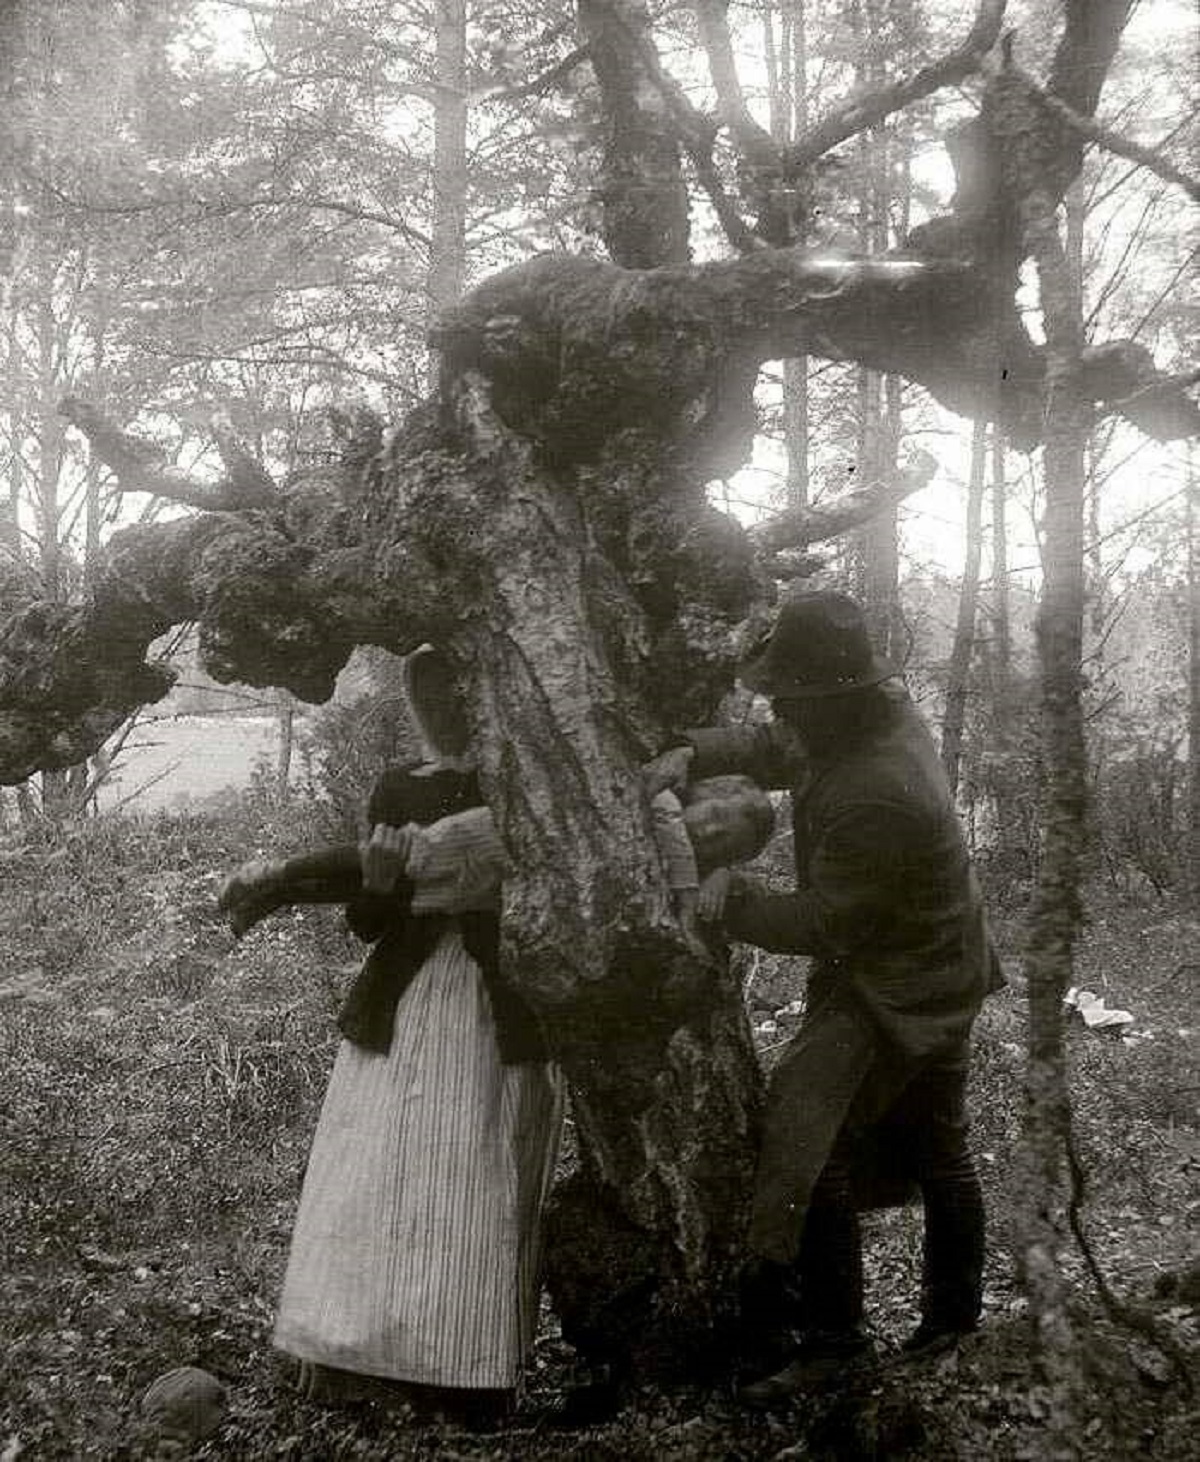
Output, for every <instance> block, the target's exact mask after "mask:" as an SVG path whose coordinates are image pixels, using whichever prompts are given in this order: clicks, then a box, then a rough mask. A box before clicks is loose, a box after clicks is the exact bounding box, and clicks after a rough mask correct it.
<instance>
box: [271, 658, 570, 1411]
mask: <svg viewBox="0 0 1200 1462" xmlns="http://www.w3.org/2000/svg"><path fill="white" fill-rule="evenodd" d="M406 672H407V689H408V694H409V700H410V703H411V705H412V708H413V712H414V716H415V718H416V719H417V720H418V722H419V724H420V725H421V729H422V731H423V733H424V735H425V738H426V741H427V743H428V748H429V750H430V752H431V754H432V757H433V758H434V759H433V760H431V761H430V762H427V763H426V764H424V765H423V766H421V767H415V768H409V769H395V770H390V771H388V772H387V773H385V774H384V776H383V777H382V778H381V779H380V782H379V783H378V784H377V786H376V788H375V790H374V792H373V793H372V797H371V805H370V808H369V818H370V821H371V823H372V824H373V826H374V828H375V832H374V834H373V836H372V844H373V845H374V849H375V851H374V853H371V852H368V854H367V855H366V857H367V858H370V857H375V858H376V860H378V859H379V856H380V853H379V850H380V847H381V845H382V846H383V847H384V848H385V849H386V847H387V846H388V844H389V839H390V834H389V831H388V830H389V829H395V828H399V827H402V826H403V825H404V824H408V823H424V824H428V823H431V822H433V821H436V820H437V819H438V818H441V817H444V816H446V815H448V814H450V813H453V812H457V811H460V810H463V809H464V808H466V807H470V806H474V805H478V804H479V803H480V802H481V800H482V799H481V797H480V794H479V790H478V787H477V785H476V783H475V779H474V776H473V775H472V774H471V773H470V772H469V771H467V770H466V768H465V766H464V753H465V749H466V745H467V733H466V727H465V722H464V719H463V717H462V713H461V709H460V708H459V707H458V705H457V701H456V698H455V693H454V689H453V679H452V673H451V670H450V667H449V665H448V664H447V662H446V661H445V659H444V658H443V657H442V656H441V655H440V654H439V653H438V652H436V651H434V650H432V649H430V648H428V647H426V648H425V649H424V650H422V651H417V652H416V653H415V655H413V656H410V657H409V659H408V661H407V662H406ZM385 862H386V859H385ZM380 866H383V865H381V864H379V863H378V861H377V865H376V868H375V870H374V872H373V871H372V869H371V868H369V867H368V865H367V862H366V861H364V886H365V887H366V888H367V890H368V891H366V892H364V893H363V894H362V895H360V896H359V897H358V898H357V899H356V900H354V902H353V903H352V904H351V905H350V906H348V910H347V912H348V917H349V919H350V922H351V926H352V927H353V928H355V930H356V932H358V933H359V934H361V935H362V936H363V937H364V938H367V939H371V940H374V941H376V942H375V943H374V947H373V949H372V951H371V953H370V955H369V956H368V959H367V961H366V964H365V965H364V967H363V971H362V973H361V974H360V976H359V978H358V980H357V982H356V984H355V986H354V989H353V990H352V991H351V994H350V997H349V999H348V1000H347V1002H346V1005H345V1006H344V1008H343V1011H342V1015H341V1018H340V1024H341V1028H342V1031H343V1034H344V1035H345V1036H346V1039H344V1040H343V1041H342V1043H341V1046H340V1048H339V1050H338V1055H337V1060H336V1063H335V1065H334V1070H333V1074H332V1077H331V1078H330V1082H329V1087H328V1090H327V1093H326V1096H325V1102H324V1106H323V1107H322V1111H321V1117H320V1120H319V1123H318V1126H317V1132H316V1136H315V1138H314V1140H313V1146H312V1152H311V1155H310V1158H309V1162H308V1168H307V1171H306V1175H305V1180H304V1189H303V1193H302V1195H301V1199H300V1208H299V1212H298V1215H297V1219H296V1225H295V1229H294V1232H293V1236H292V1246H291V1252H290V1255H289V1259H288V1266H287V1274H286V1278H285V1280H284V1288H283V1295H282V1298H281V1300H280V1305H279V1312H278V1317H277V1321H276V1327H275V1344H276V1345H277V1346H278V1347H279V1348H280V1349H282V1350H284V1351H287V1352H288V1353H290V1354H291V1355H294V1356H296V1357H298V1358H299V1359H300V1360H301V1361H303V1362H307V1363H309V1364H308V1367H307V1376H308V1379H309V1384H310V1389H311V1391H312V1392H313V1393H314V1394H318V1395H321V1394H323V1395H326V1396H334V1397H336V1396H353V1395H356V1394H357V1395H371V1394H373V1388H372V1387H371V1386H370V1385H369V1384H363V1385H357V1384H355V1382H356V1379H357V1378H377V1379H380V1380H383V1381H391V1382H404V1383H408V1385H409V1386H418V1387H437V1388H452V1390H451V1395H456V1396H458V1397H460V1398H461V1399H463V1400H464V1401H473V1402H486V1401H488V1400H489V1399H490V1400H492V1401H494V1402H496V1403H497V1404H498V1405H501V1406H502V1405H504V1404H507V1403H508V1401H509V1399H510V1398H511V1396H512V1394H513V1392H514V1390H515V1388H516V1387H517V1386H518V1384H519V1382H520V1378H521V1370H522V1365H523V1362H524V1360H525V1357H526V1355H527V1353H528V1350H529V1346H530V1344H531V1343H532V1340H533V1336H534V1330H535V1326H536V1322H537V1308H538V1306H537V1299H538V1250H539V1219H540V1213H541V1208H542V1204H543V1202H544V1200H545V1197H546V1194H547V1191H548V1188H549V1184H550V1181H551V1179H552V1176H553V1170H554V1162H555V1156H556V1153H557V1147H558V1138H559V1133H560V1130H561V1121H562V1106H563V1084H562V1080H561V1076H560V1075H559V1073H558V1071H557V1069H556V1068H555V1067H553V1066H552V1065H551V1064H550V1063H549V1062H548V1060H547V1058H546V1052H545V1050H544V1047H543V1045H542V1042H541V1037H540V1032H539V1030H538V1027H537V1023H536V1021H535V1019H534V1017H533V1016H532V1014H531V1012H530V1011H529V1010H528V1008H527V1007H526V1006H524V1004H523V1002H522V1001H521V1000H520V999H519V997H517V996H516V995H515V993H514V992H512V991H511V990H510V989H507V988H506V987H505V986H504V985H503V984H502V983H501V982H500V978H499V969H498V921H497V918H496V915H495V914H494V913H493V912H488V911H480V910H479V909H478V908H475V909H466V910H464V911H462V912H456V913H451V914H447V913H433V914H429V913H424V914H417V915H414V914H413V913H412V912H411V909H410V905H411V901H412V893H413V887H412V885H411V884H408V883H407V882H406V881H405V880H404V879H403V878H401V879H400V880H399V881H398V882H397V883H396V885H395V887H394V888H393V889H392V891H391V892H390V893H387V894H384V893H382V892H379V891H377V890H378V888H379V885H380V878H379V872H378V869H379V867H380ZM391 872H392V873H393V874H394V872H395V865H394V864H393V865H391ZM384 877H385V879H386V877H387V875H386V874H385V875H384ZM467 901H468V902H470V900H469V899H468V900H467ZM480 1393H483V1394H482V1395H481V1394H480Z"/></svg>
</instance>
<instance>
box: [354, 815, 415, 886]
mask: <svg viewBox="0 0 1200 1462" xmlns="http://www.w3.org/2000/svg"><path fill="white" fill-rule="evenodd" d="M413 833H414V825H413V824H412V823H409V824H407V825H406V826H404V827H389V826H388V825H387V824H386V823H383V822H380V823H376V825H375V827H374V828H373V829H372V831H371V836H370V837H369V838H368V839H367V841H366V842H365V843H363V844H362V846H361V848H360V849H359V853H360V856H361V858H362V881H363V890H364V892H366V893H391V892H392V890H393V889H394V888H395V887H396V880H397V879H398V878H399V877H400V876H401V875H402V874H403V873H404V871H405V866H406V864H407V863H408V854H409V849H410V847H411V845H412V840H413Z"/></svg>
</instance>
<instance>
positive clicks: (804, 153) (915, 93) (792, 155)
mask: <svg viewBox="0 0 1200 1462" xmlns="http://www.w3.org/2000/svg"><path fill="white" fill-rule="evenodd" d="M1005 3H1006V0H979V7H978V9H977V10H976V13H975V20H974V23H973V24H972V26H971V29H970V31H969V32H968V34H967V37H966V39H965V40H964V41H963V43H962V45H960V46H956V47H955V49H954V50H953V51H950V52H949V53H948V54H947V55H945V56H943V57H942V58H941V60H939V61H934V62H933V63H932V64H931V65H929V66H925V67H922V69H921V70H920V71H918V72H917V73H916V75H914V76H910V77H909V78H908V79H907V80H905V81H895V82H892V83H891V84H890V85H888V86H883V87H880V88H879V89H878V90H877V91H873V92H871V93H869V94H868V95H867V96H862V97H854V98H852V99H851V100H850V101H847V102H845V103H843V105H842V106H840V107H837V108H836V109H835V110H834V111H832V112H830V114H829V115H828V116H826V117H823V118H822V119H821V121H819V122H817V123H815V124H814V125H813V126H812V127H810V128H808V130H807V131H806V132H805V133H804V134H803V136H801V137H799V138H797V139H796V141H795V142H794V143H793V144H792V145H791V146H790V147H788V148H786V149H785V151H784V161H785V164H786V165H787V166H788V167H789V168H794V169H799V168H804V167H807V166H809V165H810V164H811V163H813V162H815V161H816V159H817V158H819V157H821V156H822V155H823V154H824V153H826V152H828V151H829V149H830V148H831V147H836V146H837V145H838V143H839V142H845V141H846V140H847V139H848V138H850V137H854V136H856V135H857V134H858V133H859V132H862V131H865V130H866V128H868V127H873V126H875V125H876V124H877V123H879V122H881V121H882V120H883V119H884V117H887V116H890V115H891V113H892V112H896V111H899V110H900V108H901V107H907V106H910V105H911V104H912V103H913V102H915V101H920V99H921V98H922V97H926V96H929V95H931V94H932V93H933V92H935V91H938V90H940V89H941V88H942V87H944V86H956V85H957V84H958V83H959V82H960V81H964V80H965V79H966V78H967V77H968V76H970V75H971V74H972V73H973V72H975V71H978V70H979V68H980V66H981V65H982V63H983V58H984V57H985V56H986V55H987V53H988V52H989V51H990V50H991V49H992V47H993V46H994V45H995V44H996V40H997V38H998V37H999V35H1000V26H1001V24H1002V22H1003V20H1004V10H1005Z"/></svg>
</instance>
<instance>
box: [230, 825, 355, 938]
mask: <svg viewBox="0 0 1200 1462" xmlns="http://www.w3.org/2000/svg"><path fill="white" fill-rule="evenodd" d="M361 891H362V862H361V859H360V857H359V851H358V846H357V844H355V843H341V844H337V845H335V846H332V847H328V848H321V849H320V850H318V851H317V852H315V853H301V854H299V855H298V856H297V857H295V858H279V859H271V860H270V861H266V860H262V859H254V860H251V861H250V862H248V863H243V864H242V865H241V867H240V868H235V869H234V871H233V872H232V873H231V874H230V875H229V877H228V878H227V879H226V880H225V882H224V883H223V884H222V885H221V888H220V891H219V892H218V894H217V907H218V908H219V909H221V910H222V911H223V912H224V913H225V914H226V915H228V918H229V923H230V927H231V928H232V929H233V932H234V933H235V934H237V935H239V936H240V935H242V934H245V932H246V931H247V929H250V928H252V927H253V926H254V925H255V924H257V923H258V921H259V920H260V919H265V918H266V916H267V915H268V914H271V913H274V911H275V910H276V909H282V908H286V907H287V906H288V905H289V904H344V903H348V902H349V901H350V900H351V899H353V898H355V897H356V896H357V895H358V894H359V893H360V892H361Z"/></svg>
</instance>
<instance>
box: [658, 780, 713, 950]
mask: <svg viewBox="0 0 1200 1462" xmlns="http://www.w3.org/2000/svg"><path fill="white" fill-rule="evenodd" d="M650 814H651V820H652V822H653V824H654V841H655V843H657V845H658V854H659V857H660V858H661V859H662V861H663V866H664V867H665V869H666V872H667V882H668V883H669V884H670V886H671V893H672V897H673V900H674V904H675V917H676V918H677V919H678V920H679V926H680V928H681V929H682V930H683V933H684V938H686V939H687V941H688V943H689V944H693V945H696V946H698V947H699V948H701V949H703V948H705V946H704V941H703V939H702V937H701V935H700V926H699V922H698V917H697V916H698V912H699V908H698V904H699V889H700V875H699V872H698V871H697V868H696V854H695V850H694V849H693V848H692V840H691V838H690V837H689V836H688V830H687V824H686V823H685V822H684V820H683V804H682V803H681V802H680V800H679V798H678V797H677V796H676V795H675V793H674V792H672V791H670V790H669V789H667V790H664V791H661V792H659V793H658V794H657V795H656V796H654V797H653V798H651V801H650Z"/></svg>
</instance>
